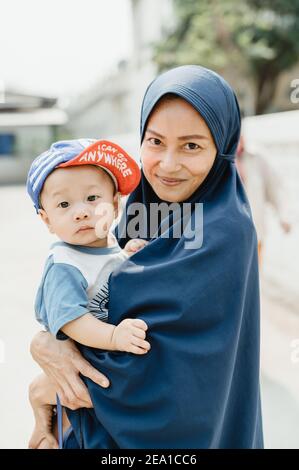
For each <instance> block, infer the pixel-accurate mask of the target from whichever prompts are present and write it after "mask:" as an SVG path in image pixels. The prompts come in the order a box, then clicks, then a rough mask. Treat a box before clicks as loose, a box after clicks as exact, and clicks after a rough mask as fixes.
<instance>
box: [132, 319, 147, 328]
mask: <svg viewBox="0 0 299 470" xmlns="http://www.w3.org/2000/svg"><path fill="white" fill-rule="evenodd" d="M133 325H134V326H136V327H137V328H141V329H142V330H144V331H146V330H147V329H148V326H147V324H146V323H145V321H143V320H140V319H139V318H138V319H137V320H134V322H133Z"/></svg>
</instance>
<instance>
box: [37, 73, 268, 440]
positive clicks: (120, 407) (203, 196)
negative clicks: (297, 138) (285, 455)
mask: <svg viewBox="0 0 299 470" xmlns="http://www.w3.org/2000/svg"><path fill="white" fill-rule="evenodd" d="M239 133H240V114H239V108H238V104H237V100H236V98H235V95H234V93H233V91H232V90H231V88H230V86H229V85H228V84H227V83H226V82H225V81H224V80H223V79H222V78H221V77H220V76H219V75H217V74H216V73H214V72H212V71H210V70H207V69H205V68H203V67H199V66H193V65H190V66H182V67H178V68H175V69H172V70H170V71H168V72H166V73H164V74H162V75H160V76H159V77H158V78H157V79H156V80H154V81H153V82H152V83H151V84H150V86H149V87H148V89H147V91H146V94H145V97H144V100H143V104H142V113H141V142H142V145H141V161H142V171H143V175H142V180H141V183H140V185H139V187H138V188H137V189H136V190H135V191H134V193H133V194H132V195H131V196H130V198H129V200H128V203H127V211H126V212H125V214H124V221H123V222H124V223H122V224H120V226H121V227H122V228H123V227H126V228H128V229H129V228H130V229H132V224H133V223H134V214H132V213H131V214H129V211H130V208H132V204H133V203H138V204H139V205H140V204H142V207H143V208H144V211H143V216H144V217H143V219H142V221H141V222H140V221H139V229H140V225H142V227H141V229H142V237H143V238H147V240H149V242H150V243H149V244H148V245H147V246H146V247H145V248H144V249H143V250H142V251H140V252H139V253H137V254H136V255H134V256H133V257H132V258H131V259H130V260H128V261H126V262H125V264H124V265H123V267H122V269H120V270H119V271H117V272H115V273H113V275H112V276H111V277H110V302H109V318H110V321H111V322H112V323H118V322H119V321H121V320H122V319H123V318H125V317H128V316H130V317H131V318H133V317H134V316H136V317H137V316H138V318H142V319H143V320H144V321H145V322H146V323H147V324H148V327H149V328H148V334H147V338H148V340H149V341H150V343H151V350H150V352H149V353H148V354H146V355H145V356H142V357H138V356H133V355H131V354H128V353H109V352H103V351H98V350H95V349H89V348H86V347H81V346H80V351H81V353H82V355H83V356H84V358H85V361H87V362H88V366H87V363H86V362H83V363H81V364H83V367H81V365H80V366H78V365H77V366H74V365H73V364H72V363H71V360H68V361H66V360H65V356H66V354H67V353H66V352H65V351H69V350H71V351H72V352H73V355H74V356H75V361H74V362H77V363H79V361H80V359H79V357H80V356H79V353H78V351H77V350H76V349H75V346H74V345H72V344H71V345H70V344H69V345H67V344H64V345H61V344H59V345H57V343H56V341H55V340H52V339H50V338H49V337H48V336H47V334H46V333H43V334H40V335H39V337H38V338H36V339H35V341H34V342H33V345H32V352H33V355H34V357H35V358H36V360H37V361H38V362H39V363H40V365H41V366H42V367H43V368H44V370H45V371H46V372H47V373H48V374H49V375H50V376H51V377H52V378H54V379H55V380H56V383H57V384H58V391H59V390H60V392H62V396H63V397H65V396H66V395H69V396H74V395H75V396H77V397H79V398H80V400H75V401H76V403H75V405H74V403H73V406H72V408H76V407H78V406H83V407H85V408H81V409H80V410H78V411H70V412H69V413H68V416H69V419H70V420H71V423H72V426H73V430H74V433H72V440H67V442H66V446H67V447H72V446H74V442H76V444H75V445H76V446H78V447H86V448H260V447H263V436H262V420H261V409H260V394H259V280H258V268H257V242H256V234H255V229H254V226H253V223H252V218H251V214H250V209H249V206H248V201H247V198H246V195H245V193H244V189H243V186H242V184H241V181H240V179H239V176H238V174H237V172H236V168H235V165H234V155H235V152H236V149H237V144H238V140H239ZM157 203H158V204H159V203H164V205H165V204H167V205H168V206H169V207H170V205H171V204H172V203H177V204H178V207H179V208H182V212H181V214H183V208H184V207H185V206H186V205H187V206H188V207H189V208H191V218H190V220H189V222H191V223H195V224H196V229H197V234H198V233H199V232H200V231H201V226H202V225H201V223H200V222H199V219H198V218H196V214H198V211H197V209H198V207H201V206H200V204H203V237H202V243H201V244H200V245H197V246H191V247H190V246H187V245H186V242H187V235H186V232H183V233H182V236H181V237H180V238H178V237H177V236H174V231H175V229H176V228H177V223H178V222H179V224H180V225H183V216H182V218H181V219H180V220H179V221H178V220H177V218H176V220H175V215H174V213H173V212H172V213H171V212H170V214H169V215H168V219H167V223H168V225H169V227H170V229H169V236H164V235H165V233H166V232H167V231H166V232H165V230H164V227H165V224H164V222H165V219H163V221H162V223H161V225H160V226H159V227H158V231H157V233H156V234H155V235H154V234H153V232H155V230H153V231H152V230H151V225H152V222H153V220H152V219H153V218H152V216H151V213H152V208H153V207H156V206H155V204H157ZM134 207H136V205H135V206H134ZM138 207H139V206H138ZM177 213H178V211H177V212H176V214H177ZM128 232H129V233H128ZM195 232H196V230H195ZM116 235H117V236H118V238H119V243H120V245H121V246H123V245H124V243H125V242H126V241H127V240H128V238H130V235H131V234H130V230H128V231H127V232H126V233H125V235H124V233H123V230H120V229H118V230H117V231H116ZM134 235H135V233H134ZM199 238H200V237H199ZM46 347H50V348H51V349H50V351H51V353H50V354H51V355H50V359H48V361H47V363H45V360H44V359H43V358H44V357H45V356H46V353H45V351H46ZM58 348H59V351H63V353H62V358H61V360H60V365H61V369H60V370H58V367H57V366H55V364H57V362H58V360H57V358H58V354H59V353H58ZM51 361H52V364H51ZM70 364H71V365H70ZM91 366H93V368H94V369H97V371H100V372H98V373H97V374H98V375H97V376H95V375H94V374H95V371H94V369H91V368H90V367H91ZM68 367H69V368H70V370H71V372H70V373H71V374H72V376H71V377H70V376H69V374H68V373H65V372H64V370H66V369H67V368H68ZM85 367H87V368H88V370H87V371H85V370H84V368H85ZM78 370H80V372H81V373H82V374H83V376H85V377H84V382H85V384H86V385H87V387H88V393H89V395H90V397H91V399H92V403H93V407H94V408H87V406H90V401H89V396H88V394H87V393H86V389H84V387H83V385H82V383H81V382H78V380H77V378H76V380H74V379H73V377H74V376H76V373H77V371H78ZM100 373H102V374H104V375H105V376H106V377H108V378H109V380H110V386H109V387H108V388H102V387H99V386H98V384H97V383H95V382H98V383H99V384H101V381H102V380H104V379H103V376H102V375H99V374H100ZM74 438H75V441H74Z"/></svg>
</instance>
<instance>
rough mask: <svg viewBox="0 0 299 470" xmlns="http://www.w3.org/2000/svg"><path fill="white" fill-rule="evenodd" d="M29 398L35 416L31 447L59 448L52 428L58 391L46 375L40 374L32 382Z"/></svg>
mask: <svg viewBox="0 0 299 470" xmlns="http://www.w3.org/2000/svg"><path fill="white" fill-rule="evenodd" d="M29 400H30V404H31V406H32V409H33V413H34V418H35V427H34V430H33V433H32V436H31V438H30V441H29V447H30V448H33V449H38V448H57V447H58V444H57V440H56V438H55V437H54V435H53V430H52V428H53V405H55V403H56V391H55V388H54V387H53V384H52V383H51V382H50V381H49V379H48V377H47V376H46V375H44V374H42V375H40V376H38V377H37V378H36V379H35V380H34V381H33V382H32V383H31V385H30V388H29ZM45 441H47V443H45Z"/></svg>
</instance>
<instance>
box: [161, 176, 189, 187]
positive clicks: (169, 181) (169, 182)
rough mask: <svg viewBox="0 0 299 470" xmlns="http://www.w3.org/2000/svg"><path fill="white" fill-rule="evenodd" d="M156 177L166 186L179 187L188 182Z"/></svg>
mask: <svg viewBox="0 0 299 470" xmlns="http://www.w3.org/2000/svg"><path fill="white" fill-rule="evenodd" d="M156 176H157V178H158V179H159V180H160V181H161V182H162V183H163V184H165V185H166V186H177V185H178V184H180V183H183V182H184V181H186V180H184V179H180V178H165V177H163V176H159V175H156Z"/></svg>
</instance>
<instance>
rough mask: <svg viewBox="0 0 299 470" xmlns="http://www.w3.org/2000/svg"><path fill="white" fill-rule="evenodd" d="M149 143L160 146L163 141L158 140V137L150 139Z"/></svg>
mask: <svg viewBox="0 0 299 470" xmlns="http://www.w3.org/2000/svg"><path fill="white" fill-rule="evenodd" d="M148 141H149V143H150V144H152V145H160V144H162V142H161V140H160V139H157V137H151V138H150V139H148Z"/></svg>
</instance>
